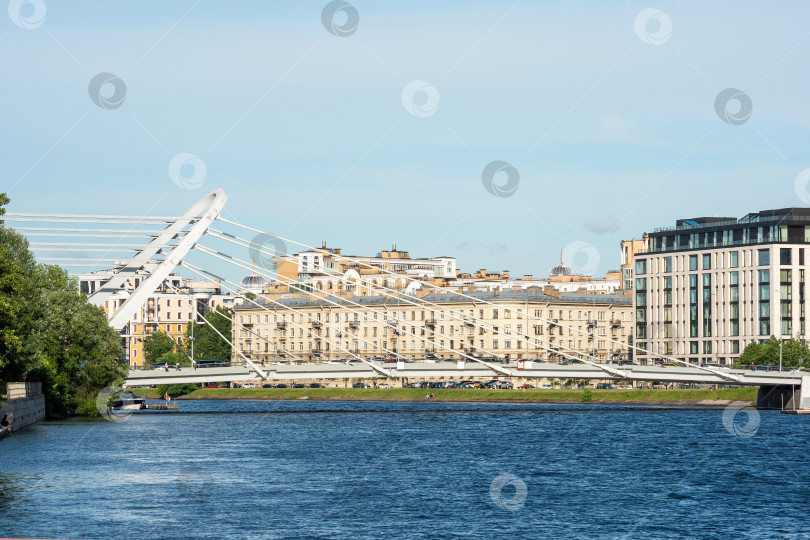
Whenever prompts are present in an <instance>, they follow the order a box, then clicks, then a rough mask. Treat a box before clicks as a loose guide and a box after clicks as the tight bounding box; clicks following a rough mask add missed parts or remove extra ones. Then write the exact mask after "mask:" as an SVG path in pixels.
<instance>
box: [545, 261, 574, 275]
mask: <svg viewBox="0 0 810 540" xmlns="http://www.w3.org/2000/svg"><path fill="white" fill-rule="evenodd" d="M549 275H550V276H573V275H574V272H573V270H571V269H570V268H568V267H567V266H565V265H564V264H562V263H560V265H559V266H555V267H554V268H552V269H551V272H549Z"/></svg>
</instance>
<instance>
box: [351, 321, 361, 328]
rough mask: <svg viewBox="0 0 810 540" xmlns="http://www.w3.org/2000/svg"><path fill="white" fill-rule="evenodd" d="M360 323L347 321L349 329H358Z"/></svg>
mask: <svg viewBox="0 0 810 540" xmlns="http://www.w3.org/2000/svg"><path fill="white" fill-rule="evenodd" d="M359 327H360V321H349V328H359Z"/></svg>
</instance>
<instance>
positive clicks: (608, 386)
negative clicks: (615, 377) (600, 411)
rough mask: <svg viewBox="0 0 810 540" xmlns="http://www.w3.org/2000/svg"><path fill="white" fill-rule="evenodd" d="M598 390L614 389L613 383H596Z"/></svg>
mask: <svg viewBox="0 0 810 540" xmlns="http://www.w3.org/2000/svg"><path fill="white" fill-rule="evenodd" d="M596 389H597V390H613V385H612V384H610V383H609V382H600V383H597V384H596Z"/></svg>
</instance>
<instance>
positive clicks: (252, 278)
mask: <svg viewBox="0 0 810 540" xmlns="http://www.w3.org/2000/svg"><path fill="white" fill-rule="evenodd" d="M239 286H240V287H241V288H243V289H247V290H258V291H260V292H261V291H263V290H264V288H265V287H267V280H266V279H264V278H263V277H262V276H257V275H256V274H251V275H249V276H245V277H244V278H242V281H241V282H240V283H239Z"/></svg>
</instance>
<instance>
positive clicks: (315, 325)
mask: <svg viewBox="0 0 810 540" xmlns="http://www.w3.org/2000/svg"><path fill="white" fill-rule="evenodd" d="M311 326H312V328H314V329H316V330H320V329H321V327H322V325H321V321H312V324H311Z"/></svg>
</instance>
